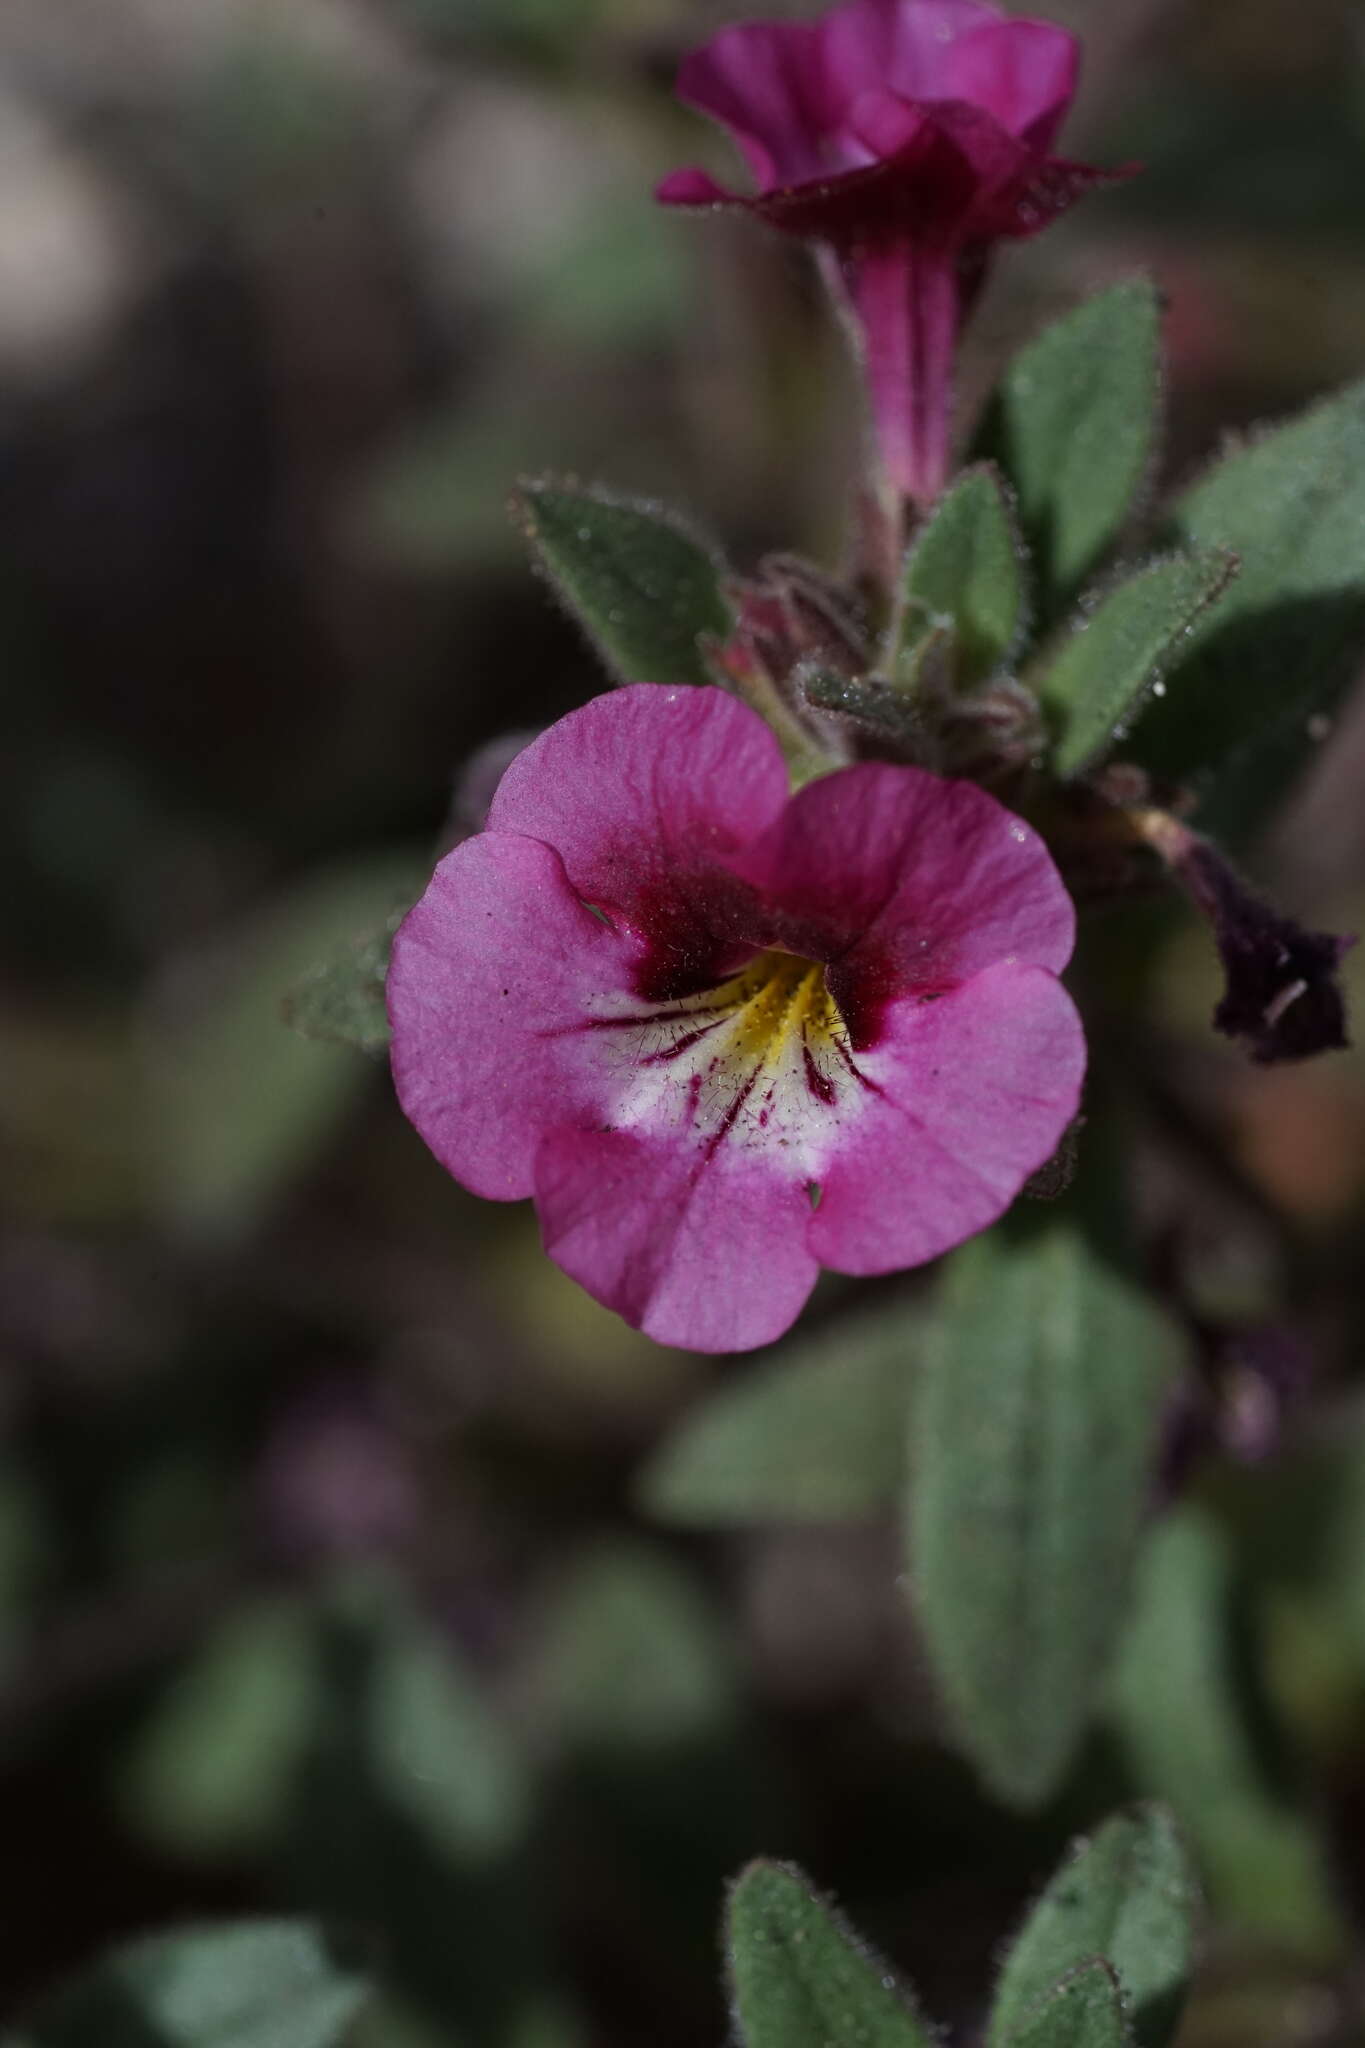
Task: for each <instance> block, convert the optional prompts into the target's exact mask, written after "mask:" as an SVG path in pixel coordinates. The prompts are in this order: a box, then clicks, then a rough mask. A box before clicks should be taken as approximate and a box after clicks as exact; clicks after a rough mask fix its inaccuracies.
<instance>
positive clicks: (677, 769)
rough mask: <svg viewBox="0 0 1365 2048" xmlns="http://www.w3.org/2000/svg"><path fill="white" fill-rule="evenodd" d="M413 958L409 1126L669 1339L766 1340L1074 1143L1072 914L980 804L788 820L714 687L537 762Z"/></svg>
mask: <svg viewBox="0 0 1365 2048" xmlns="http://www.w3.org/2000/svg"><path fill="white" fill-rule="evenodd" d="M488 825H489V829H488V830H487V831H486V832H484V833H481V834H480V835H479V836H478V837H477V838H474V839H470V840H467V841H466V842H465V843H464V844H463V845H462V846H459V847H457V848H456V849H455V850H454V852H452V853H450V854H448V855H447V857H446V858H445V860H443V861H442V863H441V865H440V866H439V867H438V868H437V870H436V873H435V875H434V877H433V878H432V881H431V884H430V886H429V887H428V889H427V892H426V895H425V896H424V897H423V898H422V901H421V902H420V903H419V904H418V906H417V908H416V909H415V910H414V911H412V913H411V914H410V915H409V917H408V919H407V921H406V922H405V923H404V925H403V926H402V928H401V930H400V931H399V933H398V936H397V938H396V940H395V942H394V951H393V963H392V966H391V969H390V972H389V981H388V992H389V1012H390V1017H391V1019H392V1023H393V1066H394V1076H395V1080H396V1083H397V1087H398V1093H399V1098H400V1100H401V1102H402V1104H403V1107H404V1109H405V1110H406V1112H407V1114H408V1116H409V1117H410V1118H411V1119H412V1121H413V1123H414V1124H415V1125H416V1126H417V1129H418V1130H419V1131H420V1132H421V1134H422V1136H423V1137H424V1138H425V1139H426V1141H427V1143H428V1144H429V1145H430V1147H431V1149H432V1151H433V1152H434V1153H435V1154H436V1156H437V1158H438V1159H440V1160H441V1161H442V1163H443V1164H444V1165H445V1166H446V1167H447V1168H448V1169H449V1171H450V1172H451V1173H453V1174H454V1175H455V1177H456V1178H457V1179H458V1180H460V1181H462V1182H463V1183H464V1184H465V1185H466V1186H467V1187H469V1188H471V1189H473V1191H474V1192H475V1193H476V1194H481V1195H486V1196H491V1197H493V1198H495V1199H500V1200H505V1201H512V1200H517V1199H519V1198H521V1197H523V1196H527V1195H532V1196H534V1198H535V1202H536V1206H537V1208H538V1210H539V1213H540V1220H541V1226H542V1229H543V1232H544V1237H545V1243H546V1247H547V1249H548V1251H549V1252H550V1255H551V1257H552V1258H554V1259H555V1260H556V1261H557V1262H558V1264H560V1265H561V1266H562V1267H563V1268H564V1269H565V1271H566V1272H568V1273H570V1274H571V1275H572V1276H573V1277H574V1278H575V1279H576V1280H578V1281H579V1282H580V1283H581V1284H582V1285H583V1286H584V1287H586V1288H587V1289H588V1291H589V1292H590V1293H591V1294H593V1295H595V1296H596V1297H597V1298H598V1299H599V1300H600V1301H603V1302H605V1303H607V1304H608V1306H610V1307H612V1308H614V1309H616V1310H617V1311H618V1312H619V1313H620V1314H621V1315H623V1316H624V1317H626V1319H627V1320H628V1321H630V1322H632V1323H634V1324H636V1325H637V1326H638V1327H640V1328H642V1329H644V1330H645V1331H647V1332H648V1333H649V1334H650V1335H651V1336H653V1337H655V1338H657V1339H658V1340H659V1341H660V1342H663V1343H669V1344H679V1345H686V1346H689V1347H691V1348H694V1349H696V1350H702V1351H729V1350H744V1349H748V1348H750V1347H752V1346H754V1345H758V1344H764V1343H767V1342H769V1341H771V1340H772V1339H773V1338H775V1337H778V1336H780V1335H781V1334H782V1332H783V1331H784V1330H785V1329H786V1328H787V1327H788V1326H789V1325H790V1324H791V1322H792V1321H793V1320H794V1318H795V1317H796V1315H797V1314H798V1313H799V1311H800V1309H801V1307H802V1305H803V1303H804V1302H805V1299H806V1297H807V1295H808V1294H809V1292H810V1290H811V1287H812V1286H813V1284H814V1281H815V1278H816V1275H817V1273H818V1271H819V1269H820V1267H821V1266H829V1267H832V1268H834V1269H835V1270H836V1271H839V1272H844V1273H853V1274H872V1273H885V1272H890V1271H893V1270H895V1269H897V1268H900V1267H905V1266H913V1265H917V1264H918V1263H920V1262H921V1261H922V1260H925V1259H929V1258H933V1257H935V1256H936V1255H937V1254H938V1253H940V1252H943V1251H946V1250H947V1249H948V1248H949V1247H950V1246H952V1245H955V1244H957V1243H959V1242H960V1241H961V1240H962V1239H963V1238H966V1237H969V1236H971V1235H972V1234H973V1233H974V1232H975V1231H978V1230H981V1229H983V1228H984V1227H985V1226H986V1225H987V1224H988V1223H991V1222H993V1221H994V1220H995V1218H996V1217H997V1216H999V1215H1000V1214H1001V1212H1002V1211H1003V1210H1004V1209H1005V1208H1007V1207H1008V1205H1009V1203H1010V1202H1011V1201H1012V1200H1013V1199H1014V1197H1015V1195H1016V1194H1018V1192H1019V1190H1020V1188H1021V1187H1022V1186H1023V1184H1024V1182H1025V1181H1026V1180H1027V1179H1028V1178H1029V1176H1030V1175H1031V1174H1032V1173H1033V1172H1034V1171H1035V1170H1036V1169H1037V1168H1038V1167H1039V1166H1040V1165H1041V1164H1042V1163H1043V1162H1044V1160H1046V1159H1048V1158H1050V1157H1051V1155H1052V1153H1053V1151H1054V1150H1055V1148H1056V1145H1057V1142H1058V1140H1059V1138H1060V1137H1061V1135H1062V1132H1063V1131H1064V1130H1065V1128H1066V1126H1067V1124H1068V1123H1069V1122H1070V1120H1071V1118H1072V1117H1073V1115H1074V1114H1075V1111H1076V1105H1077V1101H1078V1098H1079V1094H1080V1086H1081V1080H1082V1075H1083V1070H1084V1065H1085V1047H1084V1040H1083V1037H1082V1032H1081V1026H1080V1021H1079V1019H1078V1017H1077V1015H1076V1012H1075V1010H1074V1008H1073V1007H1072V1004H1071V1002H1070V999H1069V998H1068V997H1067V995H1066V993H1065V991H1064V990H1063V989H1062V987H1061V984H1060V982H1059V981H1058V980H1057V975H1058V974H1059V973H1060V971H1061V969H1062V968H1063V967H1064V966H1065V965H1066V962H1067V960H1068V958H1069V957H1070V953H1071V948H1072V943H1073V938H1074V927H1075V921H1074V914H1073V911H1072V907H1071V902H1070V899H1069V897H1068V896H1067V894H1066V891H1065V890H1064V888H1063V887H1062V884H1061V881H1060V879H1059V877H1058V875H1057V872H1056V870H1055V868H1054V867H1053V865H1052V861H1051V859H1050V857H1049V855H1048V853H1047V851H1046V849H1045V848H1044V846H1043V844H1042V842H1041V840H1040V839H1039V838H1038V836H1037V835H1036V833H1034V832H1033V831H1032V830H1030V828H1029V827H1028V826H1026V825H1024V824H1023V823H1022V822H1021V821H1020V820H1019V819H1017V818H1015V817H1012V816H1011V814H1010V813H1009V812H1008V811H1006V810H1004V809H1003V808H1002V807H1001V805H999V804H998V803H996V802H995V800H994V799H993V798H991V797H989V796H987V795H986V794H985V793H984V792H983V791H981V790H979V789H976V788H974V787H972V786H971V785H969V784H966V783H954V782H944V781H940V780H939V779H938V778H937V777H935V776H933V775H929V774H927V773H925V772H924V771H923V770H921V769H916V768H903V767H892V766H882V765H879V764H874V763H863V764H861V765H859V766H856V767H852V768H847V769H843V770H840V771H838V772H836V773H834V774H831V775H828V776H825V777H824V778H822V779H820V780H818V781H815V782H812V783H810V784H808V785H807V786H806V787H805V788H803V789H802V790H800V791H799V792H798V793H797V794H796V795H795V796H792V795H790V794H789V789H788V780H787V774H786V770H785V768H784V766H783V762H782V757H781V753H780V751H779V748H778V745H777V742H776V740H775V738H774V736H773V734H772V732H771V730H770V729H769V728H768V726H767V725H765V723H764V722H763V720H762V719H761V718H759V717H758V716H757V715H756V714H755V713H754V712H752V711H750V710H749V709H748V708H747V707H746V706H744V705H743V704H740V703H738V702H737V701H736V700H734V699H733V698H731V697H729V696H727V695H725V694H724V693H723V692H721V691H719V690H670V689H665V688H662V687H660V686H657V685H653V684H644V683H642V684H635V685H633V686H631V687H629V688H627V689H624V690H620V691H617V692H615V693H613V694H612V695H610V696H606V697H601V698H598V699H596V700H595V701H594V702H593V703H591V704H588V705H585V706H584V707H583V709H582V710H580V711H576V712H573V713H571V714H570V715H569V717H567V718H564V719H561V720H560V722H559V723H558V725H555V726H552V727H551V729H550V730H549V731H548V732H547V733H545V734H543V735H542V737H541V738H540V739H539V740H537V741H536V742H535V743H534V745H532V746H530V747H528V748H527V750H526V751H525V753H523V754H522V755H521V756H520V757H519V758H518V759H517V760H516V761H515V762H513V764H512V766H511V767H510V768H509V770H508V771H507V774H506V775H505V776H504V778H503V781H502V784H501V786H500V788H499V790H498V794H497V796H496V798H495V799H494V802H493V807H492V810H491V812H490V814H489V820H488Z"/></svg>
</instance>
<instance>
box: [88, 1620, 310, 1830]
mask: <svg viewBox="0 0 1365 2048" xmlns="http://www.w3.org/2000/svg"><path fill="white" fill-rule="evenodd" d="M323 1711H325V1696H324V1694H323V1692H322V1685H321V1672H320V1669H319V1656H318V1641H317V1632H316V1627H315V1619H314V1616H313V1614H312V1613H311V1611H310V1610H309V1608H308V1607H307V1606H306V1605H305V1603H304V1602H303V1601H301V1600H297V1599H290V1598H286V1597H284V1596H280V1597H277V1598H270V1599H261V1600H252V1601H248V1602H245V1603H243V1605H242V1606H241V1607H239V1608H238V1609H237V1610H236V1611H235V1612H233V1613H231V1614H229V1615H228V1616H227V1617H226V1618H225V1619H224V1620H223V1621H221V1622H220V1623H219V1624H218V1625H217V1627H215V1628H214V1629H212V1630H211V1631H210V1633H209V1634H208V1635H207V1636H206V1638H205V1639H204V1641H203V1643H202V1644H201V1645H200V1646H199V1647H198V1649H197V1650H196V1651H195V1653H194V1655H193V1656H192V1657H191V1658H190V1659H189V1661H188V1662H187V1663H184V1664H182V1666H181V1667H180V1669H179V1670H178V1672H177V1674H176V1676H175V1678H174V1680H173V1682H172V1684H171V1685H170V1686H169V1688H168V1689H167V1691H166V1693H165V1694H164V1695H163V1696H162V1698H161V1699H160V1700H158V1702H157V1704H156V1707H155V1708H154V1710H153V1712H152V1713H151V1714H150V1715H149V1716H148V1718H147V1720H146V1721H145V1722H144V1723H143V1725H142V1727H141V1729H140V1730H139V1732H138V1737H137V1741H136V1743H135V1745H134V1746H133V1748H132V1751H131V1753H130V1754H129V1755H128V1756H127V1757H126V1758H125V1759H124V1761H123V1764H122V1768H121V1769H120V1771H119V1775H118V1791H119V1800H120V1804H121V1805H122V1806H123V1807H124V1809H125V1811H126V1812H127V1813H128V1814H129V1816H130V1818H131V1819H132V1820H133V1821H134V1822H135V1824H136V1825H137V1826H138V1827H140V1828H141V1829H142V1830H143V1831H144V1833H145V1834H146V1835H147V1837H148V1838H149V1839H150V1840H151V1841H152V1842H153V1843H154V1844H155V1845H156V1846H157V1847H159V1848H161V1849H163V1850H167V1849H168V1850H170V1851H171V1852H172V1853H174V1854H179V1855H190V1856H201V1857H202V1856H208V1857H219V1856H233V1855H239V1854H241V1853H243V1852H245V1851H249V1850H252V1849H259V1848H260V1846H261V1845H262V1844H263V1843H267V1842H269V1841H271V1840H272V1839H273V1838H274V1837H275V1836H276V1835H277V1834H278V1832H279V1829H280V1827H281V1826H282V1825H283V1823H284V1819H285V1815H286V1811H287V1806H288V1800H289V1797H290V1795H291V1793H292V1790H293V1786H294V1782H295V1778H296V1775H297V1772H298V1769H299V1768H300V1766H301V1764H302V1760H303V1756H304V1752H305V1748H306V1745H307V1742H308V1738H309V1735H310V1732H311V1730H312V1728H313V1727H314V1725H315V1723H316V1720H317V1717H318V1716H319V1714H320V1713H322V1712H323Z"/></svg>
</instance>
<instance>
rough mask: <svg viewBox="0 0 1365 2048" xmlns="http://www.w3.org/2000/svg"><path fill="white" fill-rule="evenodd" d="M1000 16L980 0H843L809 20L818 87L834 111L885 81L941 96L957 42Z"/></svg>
mask: <svg viewBox="0 0 1365 2048" xmlns="http://www.w3.org/2000/svg"><path fill="white" fill-rule="evenodd" d="M1000 20H1001V14H1000V9H999V8H998V7H992V6H987V5H985V4H984V0H847V4H846V5H845V6H842V7H836V8H834V9H833V10H832V12H831V13H829V14H827V15H825V16H824V18H823V20H821V21H820V22H818V23H817V24H816V26H817V28H818V31H819V35H820V56H821V60H822V63H823V68H824V73H825V79H826V91H827V92H828V93H829V94H830V96H831V98H832V99H833V100H834V101H835V103H836V104H837V105H838V107H839V108H840V110H841V111H842V110H844V109H847V107H849V106H850V105H851V103H852V102H853V101H854V100H855V99H856V98H857V97H858V96H859V94H860V93H864V92H869V91H871V90H873V89H874V88H876V87H879V86H886V87H889V88H890V90H891V91H893V92H898V93H902V94H905V95H906V96H907V97H909V98H911V99H946V98H949V97H951V93H950V90H949V89H948V88H947V87H946V86H945V85H944V83H943V80H944V76H945V72H946V68H947V66H948V65H949V63H950V62H951V57H952V53H953V51H954V50H955V49H956V47H957V46H958V44H959V42H960V41H961V40H962V39H964V38H965V37H967V36H970V35H972V34H973V33H975V32H976V31H978V30H980V29H983V28H994V27H996V26H998V25H999V23H1000Z"/></svg>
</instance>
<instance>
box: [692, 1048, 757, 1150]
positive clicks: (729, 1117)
mask: <svg viewBox="0 0 1365 2048" xmlns="http://www.w3.org/2000/svg"><path fill="white" fill-rule="evenodd" d="M757 1080H758V1069H757V1067H755V1069H754V1071H753V1072H752V1073H751V1074H750V1075H749V1078H748V1079H747V1080H746V1082H745V1083H744V1086H743V1087H742V1088H741V1089H740V1090H739V1092H738V1094H737V1095H736V1096H735V1099H734V1101H733V1102H732V1103H731V1104H730V1107H729V1108H728V1109H727V1110H726V1112H725V1114H724V1116H723V1117H722V1118H721V1120H720V1122H719V1124H718V1125H717V1126H716V1129H715V1130H714V1131H713V1132H712V1134H711V1136H710V1137H709V1138H708V1139H707V1141H706V1145H705V1147H704V1150H703V1157H704V1158H706V1159H714V1158H715V1156H716V1153H717V1152H718V1151H719V1150H720V1147H721V1146H722V1145H723V1144H724V1142H725V1140H726V1138H728V1137H729V1135H730V1133H731V1131H732V1130H733V1129H734V1127H735V1125H736V1123H737V1122H738V1121H739V1113H740V1111H741V1110H742V1109H743V1107H744V1105H745V1103H746V1102H747V1101H748V1100H749V1097H750V1096H751V1095H752V1094H753V1092H754V1086H755V1083H756V1082H757Z"/></svg>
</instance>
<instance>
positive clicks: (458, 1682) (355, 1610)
mask: <svg viewBox="0 0 1365 2048" xmlns="http://www.w3.org/2000/svg"><path fill="white" fill-rule="evenodd" d="M317 1619H318V1628H319V1635H320V1639H321V1650H322V1659H323V1670H324V1676H325V1679H326V1683H327V1695H326V1700H325V1711H324V1712H323V1713H321V1714H319V1715H317V1716H316V1717H315V1719H314V1723H313V1727H312V1731H311V1741H310V1744H309V1752H308V1755H307V1757H306V1758H305V1762H304V1767H303V1770H302V1771H301V1772H300V1773H299V1776H298V1782H297V1784H296V1786H295V1788H294V1792H293V1796H292V1798H291V1799H290V1801H289V1806H288V1812H287V1815H286V1838H285V1840H284V1842H283V1844H282V1846H281V1849H280V1852H279V1864H280V1868H281V1870H282V1872H283V1881H284V1882H286V1883H287V1884H288V1887H289V1889H290V1892H291V1893H292V1894H294V1895H296V1896H302V1897H304V1898H307V1899H308V1900H309V1901H310V1902H311V1903H313V1904H315V1906H316V1908H317V1910H318V1911H319V1912H321V1913H322V1914H324V1915H325V1916H326V1918H327V1919H328V1921H329V1922H331V1923H334V1924H335V1925H337V1926H341V1927H350V1926H356V1927H363V1928H365V1929H367V1930H369V1931H370V1932H371V1934H372V1935H373V1938H374V1939H375V1941H376V1942H377V1943H379V1944H380V1945H381V1947H382V1952H383V1956H384V1977H385V1985H386V1989H387V1990H389V1991H390V1992H391V1993H392V1994H393V1995H394V1996H396V1997H397V1998H398V1999H399V2000H401V2001H402V2002H404V2003H406V2004H409V2005H411V2006H412V2007H413V2008H414V2009H415V2010H416V2011H417V2012H419V2013H421V2014H422V2015H423V2016H427V2017H430V2018H431V2019H433V2020H436V2021H439V2022H441V2023H442V2025H443V2031H444V2032H445V2033H448V2034H453V2035H454V2036H455V2037H456V2038H457V2039H462V2040H463V2039H468V2040H469V2041H478V2042H484V2041H488V2042H503V2041H505V2040H506V2038H507V2025H508V2019H509V2015H510V2014H511V2012H512V2011H513V2009H514V2008H515V2007H517V2006H518V2005H520V2004H521V2002H522V2001H523V1999H524V1998H525V1996H526V1994H527V1993H528V1992H529V1991H530V1990H531V1989H533V1988H534V1986H535V1984H536V1983H537V1982H538V1981H539V1980H540V1970H541V1967H542V1955H541V1937H540V1925H539V1922H538V1920H537V1916H536V1913H535V1908H534V1901H533V1898H532V1895H531V1887H530V1881H529V1870H528V1867H527V1855H526V1829H527V1825H528V1822H529V1819H530V1802H531V1782H530V1775H529V1769H528V1765H527V1761H526V1759H525V1758H524V1757H523V1755H522V1752H521V1749H520V1745H519V1742H518V1731H517V1727H516V1723H515V1720H514V1718H513V1717H512V1716H511V1715H510V1714H509V1713H508V1712H507V1711H506V1709H505V1707H504V1706H502V1705H501V1703H499V1702H496V1701H495V1700H494V1699H493V1698H492V1697H490V1696H489V1693H488V1691H487V1689H486V1688H485V1686H484V1685H483V1683H482V1682H481V1679H480V1676H479V1674H478V1673H477V1672H476V1671H475V1670H474V1669H472V1668H471V1667H470V1665H469V1663H468V1662H467V1661H466V1659H465V1658H464V1657H463V1655H462V1654H461V1652H460V1650H459V1647H458V1645H457V1644H456V1643H455V1642H454V1641H453V1640H452V1637H451V1632H450V1628H449V1626H448V1624H447V1623H443V1622H442V1621H440V1620H438V1619H437V1618H435V1617H432V1616H428V1615H427V1614H425V1613H424V1612H423V1611H422V1610H421V1609H420V1608H419V1607H418V1606H417V1605H416V1604H415V1602H414V1601H413V1598H412V1595H411V1592H410V1589H408V1588H407V1587H405V1586H404V1584H403V1583H402V1581H401V1580H400V1579H399V1578H398V1577H396V1576H395V1575H394V1574H393V1573H391V1572H390V1571H389V1570H387V1569H386V1568H381V1567H380V1566H378V1565H377V1564H375V1565H369V1566H363V1567H362V1566H354V1567H351V1568H350V1569H349V1570H347V1571H346V1572H345V1574H344V1575H343V1576H340V1577H339V1578H338V1579H337V1580H335V1581H334V1582H333V1583H332V1584H330V1585H329V1586H328V1587H327V1588H326V1589H325V1590H324V1592H323V1594H322V1596H321V1597H320V1599H319V1601H318V1603H317Z"/></svg>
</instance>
